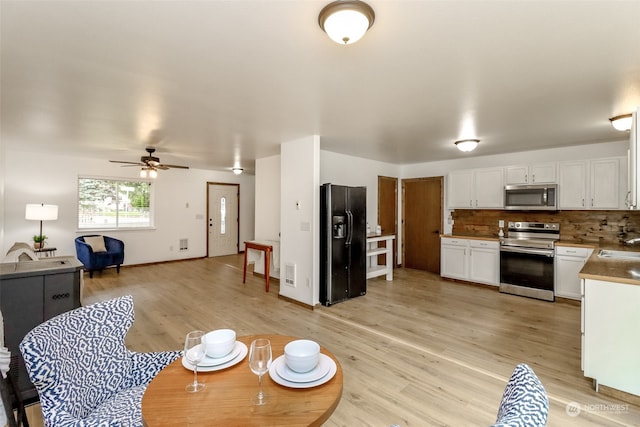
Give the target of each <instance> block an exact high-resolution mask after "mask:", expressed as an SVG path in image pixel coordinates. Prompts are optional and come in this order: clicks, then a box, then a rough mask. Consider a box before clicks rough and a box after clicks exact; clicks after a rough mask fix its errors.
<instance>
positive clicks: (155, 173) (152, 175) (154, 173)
mask: <svg viewBox="0 0 640 427" xmlns="http://www.w3.org/2000/svg"><path fill="white" fill-rule="evenodd" d="M149 177H150V178H157V177H158V171H157V170H155V169H153V168H151V170H150V171H149Z"/></svg>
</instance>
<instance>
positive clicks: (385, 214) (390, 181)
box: [372, 176, 398, 266]
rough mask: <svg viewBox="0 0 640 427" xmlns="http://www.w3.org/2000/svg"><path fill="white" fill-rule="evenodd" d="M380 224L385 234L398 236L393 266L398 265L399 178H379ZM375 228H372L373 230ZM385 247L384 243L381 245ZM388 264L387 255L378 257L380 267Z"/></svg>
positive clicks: (394, 248) (394, 241)
mask: <svg viewBox="0 0 640 427" xmlns="http://www.w3.org/2000/svg"><path fill="white" fill-rule="evenodd" d="M378 224H380V226H381V227H382V232H383V233H391V234H394V235H395V236H396V239H395V240H393V243H392V244H393V255H392V259H393V265H394V266H396V265H398V251H397V243H396V242H397V241H398V178H393V177H388V176H378ZM373 229H374V228H373V227H372V230H373ZM380 244H381V245H382V246H384V243H380ZM385 263H386V259H385V255H380V256H379V257H378V265H383V264H385Z"/></svg>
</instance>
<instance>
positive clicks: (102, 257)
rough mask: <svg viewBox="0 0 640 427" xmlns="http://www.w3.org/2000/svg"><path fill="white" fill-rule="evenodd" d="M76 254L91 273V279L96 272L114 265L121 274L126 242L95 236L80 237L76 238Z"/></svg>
mask: <svg viewBox="0 0 640 427" xmlns="http://www.w3.org/2000/svg"><path fill="white" fill-rule="evenodd" d="M103 242H104V243H103ZM76 254H77V256H78V259H79V260H80V262H81V263H82V264H83V265H84V268H85V270H88V271H89V277H93V272H94V271H96V270H98V271H101V270H103V269H104V268H105V267H109V266H112V265H115V266H116V270H117V271H118V273H120V264H122V263H123V262H124V242H123V241H122V240H118V239H115V238H113V237H108V236H100V235H95V234H94V235H87V236H80V237H76Z"/></svg>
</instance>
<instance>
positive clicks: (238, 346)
mask: <svg viewBox="0 0 640 427" xmlns="http://www.w3.org/2000/svg"><path fill="white" fill-rule="evenodd" d="M243 345H244V344H242V343H241V342H240V341H236V342H235V344H233V349H232V350H231V352H230V353H229V354H227V355H226V356H222V357H210V356H207V355H206V354H205V355H204V359H202V362H200V363H198V367H199V368H202V367H204V366H216V365H222V364H223V363H227V362H228V361H230V360H232V359H235V358H236V356H237V355H239V354H240V352H241V351H242V346H243Z"/></svg>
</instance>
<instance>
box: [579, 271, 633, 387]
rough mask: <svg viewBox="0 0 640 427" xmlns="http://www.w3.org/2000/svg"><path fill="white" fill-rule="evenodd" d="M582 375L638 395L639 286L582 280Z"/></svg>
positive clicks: (601, 383)
mask: <svg viewBox="0 0 640 427" xmlns="http://www.w3.org/2000/svg"><path fill="white" fill-rule="evenodd" d="M584 286H585V289H584V307H585V319H584V321H585V323H584V376H585V377H589V378H593V379H594V380H596V381H597V383H598V384H600V385H605V386H608V387H612V388H615V389H617V390H622V391H624V392H626V393H631V394H635V395H640V358H639V357H638V354H640V332H639V329H638V325H640V311H638V301H640V287H639V286H637V285H630V284H624V283H614V282H604V281H599V280H591V279H586V280H585V283H584Z"/></svg>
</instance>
